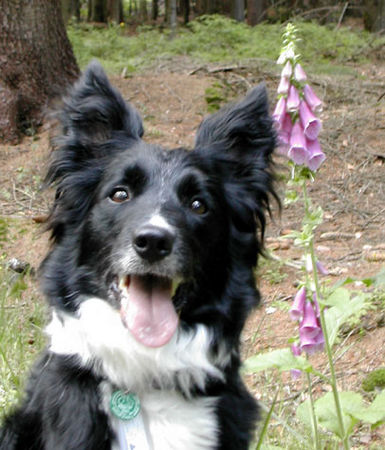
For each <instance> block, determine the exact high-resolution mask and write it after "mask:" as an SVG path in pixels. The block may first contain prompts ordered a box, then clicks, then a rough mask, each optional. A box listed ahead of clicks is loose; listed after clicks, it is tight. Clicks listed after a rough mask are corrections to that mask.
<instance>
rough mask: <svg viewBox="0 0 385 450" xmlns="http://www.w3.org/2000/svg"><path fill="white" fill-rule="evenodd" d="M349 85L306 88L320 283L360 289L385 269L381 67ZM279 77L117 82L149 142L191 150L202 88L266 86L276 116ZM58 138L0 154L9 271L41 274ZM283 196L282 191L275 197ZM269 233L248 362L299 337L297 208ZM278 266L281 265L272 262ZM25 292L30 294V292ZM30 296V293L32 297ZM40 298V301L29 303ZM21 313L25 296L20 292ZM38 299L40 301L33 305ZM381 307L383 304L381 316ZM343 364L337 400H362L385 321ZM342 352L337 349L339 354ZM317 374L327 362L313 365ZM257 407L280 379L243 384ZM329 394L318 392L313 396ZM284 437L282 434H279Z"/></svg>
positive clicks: (368, 322)
mask: <svg viewBox="0 0 385 450" xmlns="http://www.w3.org/2000/svg"><path fill="white" fill-rule="evenodd" d="M352 68H353V69H354V70H355V73H356V75H354V76H353V75H351V76H350V75H344V76H341V77H337V76H335V75H334V76H333V77H331V76H329V77H328V76H322V77H318V76H317V77H312V79H311V82H312V84H313V86H314V88H315V90H316V91H317V93H318V95H319V97H321V98H323V99H324V102H325V108H324V111H323V112H322V119H323V131H322V137H321V142H322V145H323V149H324V151H325V153H326V155H327V159H326V161H325V163H324V164H323V166H322V167H321V169H320V170H319V173H318V174H317V179H316V182H315V183H314V184H312V185H311V187H310V194H311V197H312V199H313V201H314V202H315V203H318V204H320V205H321V206H322V208H323V209H324V211H325V215H324V222H323V224H322V225H321V226H320V227H319V229H318V230H317V233H316V236H317V240H316V250H317V254H318V257H319V259H320V260H322V262H323V263H324V265H325V266H327V268H328V269H329V271H330V274H329V275H328V276H327V277H326V279H327V280H328V281H329V282H330V284H333V283H334V282H336V281H338V280H341V279H344V278H346V277H347V276H350V277H354V278H357V279H362V278H367V277H369V276H373V275H375V274H377V273H378V272H379V271H380V270H381V268H383V267H384V266H385V146H384V143H385V84H384V79H385V65H384V64H383V63H378V64H377V65H368V66H361V67H353V66H352ZM277 76H278V69H277V73H270V72H267V71H265V70H262V69H259V68H258V65H256V64H254V65H250V66H249V67H245V66H242V67H239V68H237V67H235V66H221V65H208V66H193V65H191V64H190V63H189V62H188V61H183V60H181V59H180V58H179V59H178V60H177V61H174V62H171V61H170V62H169V63H168V64H164V65H163V66H162V67H154V68H153V70H151V71H146V72H142V73H140V74H136V75H134V76H132V77H130V78H121V77H112V81H113V83H114V84H115V85H116V86H117V87H118V88H119V89H120V90H121V92H122V93H123V96H124V98H125V99H126V100H129V101H131V102H132V103H133V104H134V105H135V107H136V108H137V109H138V110H139V111H140V112H141V114H142V117H143V118H144V122H145V129H146V135H145V137H146V140H148V141H149V142H152V143H157V144H161V145H162V146H165V147H170V148H173V147H179V146H181V145H183V146H188V147H192V146H193V142H194V135H195V130H196V128H197V126H198V124H199V123H200V121H201V120H202V117H203V116H204V115H206V114H207V101H206V100H207V97H208V92H210V91H207V89H208V88H213V87H214V89H216V90H218V89H219V92H220V93H221V95H222V97H223V98H225V99H231V98H234V97H236V96H238V95H242V94H243V93H244V92H246V90H247V89H248V88H249V87H250V86H252V85H255V84H257V83H259V82H262V81H264V82H265V83H266V84H267V87H268V89H269V92H270V99H271V102H272V106H273V101H274V97H275V93H274V90H275V87H276V86H277V80H278V78H277ZM52 132H53V128H52V127H51V126H50V125H49V124H48V123H47V124H46V125H44V126H43V127H42V128H41V130H40V131H39V133H38V134H36V135H35V136H32V137H27V138H25V139H24V140H23V141H22V142H21V143H20V144H19V145H15V146H10V145H1V146H0V164H1V172H0V208H1V218H2V220H8V221H9V222H8V223H9V224H10V226H9V229H10V233H9V234H10V236H9V239H8V240H7V241H6V242H4V243H3V249H2V251H3V253H4V255H5V256H4V258H3V259H5V260H9V259H10V258H12V257H16V258H19V259H20V260H23V261H27V262H28V263H29V264H31V266H32V267H34V268H37V267H38V265H39V262H40V261H41V259H42V257H43V256H44V253H45V252H46V250H47V246H48V243H47V242H48V236H47V234H45V233H41V225H39V224H37V223H36V221H38V222H39V221H40V218H41V216H44V215H46V214H47V212H48V208H49V203H50V200H51V196H52V193H50V192H47V191H45V192H44V191H43V192H41V191H40V190H39V187H40V185H41V183H42V179H43V177H44V173H45V169H46V165H47V159H48V157H49V153H50V146H49V137H50V135H51V134H52ZM277 163H278V167H279V170H280V171H282V172H283V173H284V174H286V175H287V169H285V165H284V163H285V162H284V161H283V159H281V158H280V157H278V158H277ZM284 188H285V186H284V184H282V185H280V186H279V191H280V193H281V195H283V193H284ZM274 212H275V214H274V218H273V221H272V222H271V223H270V224H269V226H268V231H267V247H268V248H269V249H270V250H271V251H272V252H273V255H274V257H275V259H274V260H265V261H263V263H262V267H261V270H260V271H259V275H258V279H259V286H260V290H261V292H262V297H263V301H262V304H261V307H260V308H258V309H257V310H256V311H255V313H254V314H253V315H252V317H251V318H250V320H249V321H248V323H247V326H246V329H245V331H244V334H243V347H244V355H245V357H247V356H251V355H254V354H256V353H261V352H265V351H267V350H270V349H274V348H283V347H287V346H288V338H289V337H290V336H293V335H296V333H297V331H296V325H295V324H294V323H293V322H291V321H290V320H289V319H288V314H287V305H288V302H289V301H290V300H291V299H292V296H293V295H294V294H295V292H296V285H297V282H298V280H299V279H300V276H301V273H300V271H299V270H297V269H295V268H293V267H291V266H290V265H287V264H285V261H287V260H291V261H297V263H298V262H299V261H298V259H299V258H300V256H301V251H300V250H299V249H297V248H296V247H294V245H293V243H292V242H291V241H289V240H286V241H281V240H280V239H279V238H280V237H281V236H282V234H284V233H285V232H286V230H291V229H296V230H298V229H299V228H300V226H301V219H302V210H301V208H300V207H299V206H298V205H292V206H288V207H283V209H282V212H281V214H280V215H279V214H278V211H277V208H275V211H274ZM277 259H279V261H277ZM31 283H32V284H33V283H35V282H34V281H31ZM30 289H35V287H34V286H32V287H31V288H30ZM34 292H35V291H34ZM23 295H24V298H25V301H26V302H28V296H29V295H30V291H29V289H27V290H26V291H25V292H24V294H23ZM34 295H35V294H34ZM384 303H385V302H383V304H384ZM340 345H343V351H340V352H339V353H338V355H339V356H338V358H337V362H336V365H337V373H338V382H339V385H340V387H341V388H342V389H344V390H354V391H361V383H362V380H363V378H364V377H365V374H367V373H368V372H369V371H371V370H373V369H375V368H378V367H385V351H384V349H385V311H381V310H379V309H378V308H377V309H376V311H375V313H374V312H370V313H368V314H367V315H366V316H364V317H363V318H362V319H361V321H360V323H359V324H358V325H357V326H356V327H353V328H352V329H350V330H348V331H347V332H346V333H345V335H344V338H343V339H342V343H341V344H340ZM341 348H342V347H341ZM316 364H317V366H319V367H320V368H321V370H322V367H324V366H325V364H326V358H325V356H324V355H319V356H317V357H316ZM282 380H283V383H284V389H283V390H282V391H281V392H280V398H279V399H278V402H279V403H278V404H279V405H280V408H281V410H282V409H284V408H289V410H290V407H291V406H293V405H294V404H298V403H299V402H300V401H301V400H303V398H304V396H305V393H304V387H303V383H302V382H301V381H296V382H294V381H291V380H290V377H289V376H288V377H284V378H283V379H282ZM247 383H248V386H249V388H250V390H251V391H252V392H253V393H254V395H255V396H256V397H257V398H258V399H260V400H261V401H262V402H263V403H265V404H266V405H269V403H270V401H271V399H272V398H273V397H274V394H275V390H276V387H275V385H276V383H277V381H276V378H273V377H271V376H269V375H268V374H263V375H260V374H258V375H253V376H247ZM325 389H328V387H326V386H325V385H324V384H323V383H316V384H315V385H314V393H315V395H316V396H317V395H320V394H321V393H322V392H324V391H325ZM282 432H283V431H282ZM353 441H354V446H355V447H356V448H369V447H370V446H371V445H373V444H378V445H379V448H383V447H384V446H385V431H384V429H383V427H380V428H378V429H376V430H374V431H371V430H370V429H369V428H367V427H362V428H361V429H359V430H358V432H357V433H356V434H355V436H354V440H353Z"/></svg>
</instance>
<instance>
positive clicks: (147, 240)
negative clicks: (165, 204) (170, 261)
mask: <svg viewBox="0 0 385 450" xmlns="http://www.w3.org/2000/svg"><path fill="white" fill-rule="evenodd" d="M174 241H175V236H174V234H173V233H172V232H171V231H169V230H167V229H165V228H160V227H156V226H154V225H146V226H144V227H143V228H141V229H140V230H138V231H137V232H136V233H135V236H134V241H133V244H134V248H135V251H136V253H137V254H138V255H139V256H141V257H142V258H143V259H146V260H147V261H149V262H155V261H159V260H160V259H163V258H165V257H166V256H168V255H169V254H170V253H171V251H172V247H173V245H174Z"/></svg>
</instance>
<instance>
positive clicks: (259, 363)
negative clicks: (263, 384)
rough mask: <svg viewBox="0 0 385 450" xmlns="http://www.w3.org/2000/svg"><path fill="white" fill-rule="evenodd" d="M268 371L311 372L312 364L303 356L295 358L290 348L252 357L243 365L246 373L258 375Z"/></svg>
mask: <svg viewBox="0 0 385 450" xmlns="http://www.w3.org/2000/svg"><path fill="white" fill-rule="evenodd" d="M268 369H278V370H280V371H285V370H291V369H299V370H303V371H309V370H311V365H310V363H309V362H308V361H307V360H306V358H303V357H302V356H294V355H293V353H292V352H291V350H290V349H289V348H282V349H278V350H273V351H271V352H267V353H261V354H259V355H255V356H251V357H250V358H248V359H247V360H246V361H245V362H244V364H243V371H244V372H245V373H256V372H260V371H263V370H268Z"/></svg>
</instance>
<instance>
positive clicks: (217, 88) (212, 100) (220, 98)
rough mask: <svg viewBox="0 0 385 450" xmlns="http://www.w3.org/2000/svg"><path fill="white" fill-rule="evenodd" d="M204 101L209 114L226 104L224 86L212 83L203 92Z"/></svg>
mask: <svg viewBox="0 0 385 450" xmlns="http://www.w3.org/2000/svg"><path fill="white" fill-rule="evenodd" d="M205 100H206V103H207V111H208V112H209V113H214V112H215V111H218V110H219V109H220V107H221V106H222V105H223V104H224V103H227V97H226V93H225V89H224V86H223V85H222V84H221V83H219V82H218V81H216V82H214V83H213V84H212V85H211V86H210V87H208V88H207V89H206V90H205Z"/></svg>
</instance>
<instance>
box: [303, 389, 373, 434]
mask: <svg viewBox="0 0 385 450" xmlns="http://www.w3.org/2000/svg"><path fill="white" fill-rule="evenodd" d="M339 396H340V403H341V409H342V418H343V422H344V427H345V433H346V434H347V435H349V434H351V432H352V430H353V428H354V426H355V425H356V424H357V423H358V421H359V419H358V418H357V417H356V414H357V413H358V412H359V411H360V410H361V411H362V409H363V408H364V404H363V400H362V397H361V395H360V394H357V393H356V392H340V393H339ZM309 402H310V400H309V399H308V400H306V401H305V402H303V403H302V404H301V405H300V406H299V407H298V408H297V417H298V419H299V420H300V421H301V422H302V423H304V424H305V425H307V426H308V427H311V417H310V409H309V408H310V403H309ZM314 410H315V414H316V416H317V420H318V424H319V425H320V426H322V427H323V428H326V429H327V430H329V431H331V432H333V433H334V434H335V435H337V436H338V437H340V438H341V439H343V438H344V436H342V433H341V430H340V428H339V424H338V416H337V412H336V407H335V403H334V396H333V394H332V393H331V392H328V393H327V394H325V395H324V396H323V397H321V398H319V399H318V400H317V401H316V402H315V403H314Z"/></svg>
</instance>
